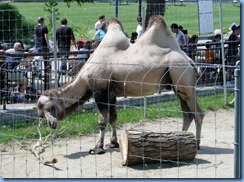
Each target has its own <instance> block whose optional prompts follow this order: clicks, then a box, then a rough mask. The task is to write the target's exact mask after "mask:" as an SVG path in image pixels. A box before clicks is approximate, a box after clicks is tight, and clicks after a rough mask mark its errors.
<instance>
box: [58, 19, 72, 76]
mask: <svg viewBox="0 0 244 182" xmlns="http://www.w3.org/2000/svg"><path fill="white" fill-rule="evenodd" d="M60 22H61V27H59V28H58V29H57V30H56V39H57V44H58V50H59V52H69V51H70V47H71V41H72V42H73V45H74V46H75V48H77V47H76V41H75V36H74V33H73V30H72V28H70V27H68V26H67V24H68V21H67V19H66V18H63V19H61V21H60ZM67 58H68V56H67V55H64V56H62V63H61V67H60V70H59V71H60V72H61V73H62V74H65V73H66V71H67V65H66V59H67Z"/></svg>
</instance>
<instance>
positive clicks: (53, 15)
mask: <svg viewBox="0 0 244 182" xmlns="http://www.w3.org/2000/svg"><path fill="white" fill-rule="evenodd" d="M52 24H53V61H54V75H55V89H56V88H58V77H57V73H58V72H57V42H56V14H55V9H54V8H53V9H52Z"/></svg>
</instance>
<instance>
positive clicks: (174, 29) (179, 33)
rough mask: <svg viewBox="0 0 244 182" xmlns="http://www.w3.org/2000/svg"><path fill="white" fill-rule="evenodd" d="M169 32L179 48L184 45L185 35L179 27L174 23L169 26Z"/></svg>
mask: <svg viewBox="0 0 244 182" xmlns="http://www.w3.org/2000/svg"><path fill="white" fill-rule="evenodd" d="M171 30H172V32H173V33H174V39H175V40H176V42H178V44H179V46H180V47H183V46H185V45H186V40H185V35H184V33H183V32H182V31H180V30H179V26H178V25H177V24H176V23H173V24H172V25H171Z"/></svg>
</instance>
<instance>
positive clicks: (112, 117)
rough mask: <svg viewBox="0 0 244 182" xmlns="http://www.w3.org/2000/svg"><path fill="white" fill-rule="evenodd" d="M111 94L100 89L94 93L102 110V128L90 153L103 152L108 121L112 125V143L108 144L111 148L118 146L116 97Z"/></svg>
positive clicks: (99, 123) (100, 124) (100, 127)
mask: <svg viewBox="0 0 244 182" xmlns="http://www.w3.org/2000/svg"><path fill="white" fill-rule="evenodd" d="M108 96H109V92H108V91H106V90H98V91H96V92H95V94H94V99H95V101H96V103H97V106H98V109H99V111H100V116H99V120H98V125H99V129H100V135H99V140H98V142H97V144H96V146H95V148H94V149H92V150H90V154H103V153H105V150H104V148H103V147H104V137H105V132H106V127H107V123H108V122H109V123H110V124H111V127H112V133H111V139H110V144H108V145H106V147H109V148H118V147H119V144H118V142H117V131H116V129H117V128H116V127H117V112H116V106H115V104H116V97H114V96H110V97H108Z"/></svg>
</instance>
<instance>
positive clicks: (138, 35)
mask: <svg viewBox="0 0 244 182" xmlns="http://www.w3.org/2000/svg"><path fill="white" fill-rule="evenodd" d="M137 22H138V25H137V28H136V33H137V38H140V37H141V35H142V34H143V27H142V18H141V17H140V16H139V17H137Z"/></svg>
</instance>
